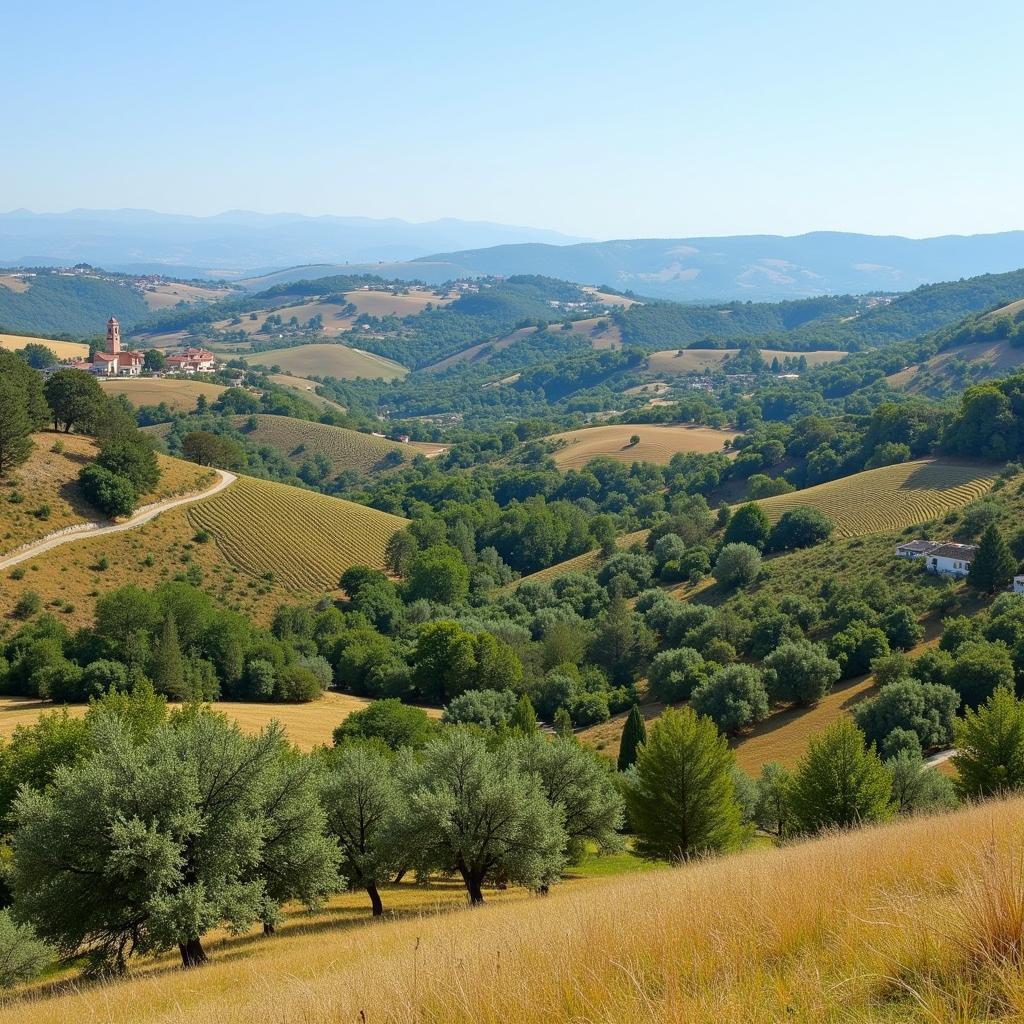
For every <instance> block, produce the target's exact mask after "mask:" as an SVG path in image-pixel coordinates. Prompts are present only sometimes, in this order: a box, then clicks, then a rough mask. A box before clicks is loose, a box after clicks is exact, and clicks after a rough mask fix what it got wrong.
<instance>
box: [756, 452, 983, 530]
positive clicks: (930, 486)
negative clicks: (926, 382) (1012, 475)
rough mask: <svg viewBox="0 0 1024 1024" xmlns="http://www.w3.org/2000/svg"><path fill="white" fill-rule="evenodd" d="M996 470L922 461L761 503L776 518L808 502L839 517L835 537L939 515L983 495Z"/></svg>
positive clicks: (947, 461) (954, 461) (898, 527)
mask: <svg viewBox="0 0 1024 1024" xmlns="http://www.w3.org/2000/svg"><path fill="white" fill-rule="evenodd" d="M998 473H999V468H998V467H995V466H981V465H979V464H977V463H971V462H965V461H960V460H957V459H919V460H918V461H916V462H904V463H902V464H900V465H898V466H885V467H883V468H882V469H869V470H866V471H865V472H863V473H855V474H854V475H853V476H848V477H844V478H843V479H841V480H833V481H830V482H829V483H827V484H819V485H818V486H817V487H809V488H807V490H804V491H794V492H793V493H792V494H781V495H778V496H777V497H774V498H765V499H763V500H762V501H759V502H758V504H759V505H760V506H761V507H762V508H763V509H764V510H765V512H767V513H768V517H769V519H771V520H772V521H773V522H774V521H775V520H777V519H778V518H779V517H780V516H781V515H782V514H783V513H784V512H787V511H788V510H789V509H792V508H797V507H799V506H801V505H810V506H812V507H814V508H819V509H821V511H822V512H824V513H825V514H826V515H828V516H831V517H832V519H834V520H835V522H836V531H835V535H834V536H836V537H837V538H841V537H858V536H861V535H863V534H867V533H881V532H883V531H888V530H901V529H903V528H904V527H907V526H913V525H914V524H915V523H924V522H927V521H928V520H929V519H936V518H939V517H941V516H942V515H944V514H945V513H946V512H949V511H950V510H951V509H954V508H959V507H960V506H961V505H966V504H967V503H968V502H969V501H973V500H974V499H975V498H980V497H981V496H982V495H983V494H984V493H985V492H986V491H987V490H988V489H989V488H990V487H991V486H992V484H993V482H994V481H995V478H996V476H997V475H998Z"/></svg>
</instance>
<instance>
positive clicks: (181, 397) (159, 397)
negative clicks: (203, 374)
mask: <svg viewBox="0 0 1024 1024" xmlns="http://www.w3.org/2000/svg"><path fill="white" fill-rule="evenodd" d="M101 383H102V385H103V390H104V391H106V392H107V393H108V394H111V395H124V396H125V398H127V399H128V401H129V402H131V403H132V404H133V405H159V404H160V403H161V402H164V403H166V404H167V405H168V406H169V407H170V408H171V409H174V410H176V411H180V412H192V411H193V410H194V409H195V407H196V402H197V401H198V400H199V396H200V395H203V396H204V397H205V398H206V400H207V401H209V402H215V401H216V400H217V398H218V397H219V396H220V395H221V393H222V392H223V391H224V390H225V389H224V388H223V387H221V386H220V385H219V384H208V383H207V382H206V381H201V380H186V379H181V380H179V379H177V378H173V377H159V378H154V377H135V378H127V377H126V378H120V379H114V380H104V381H101Z"/></svg>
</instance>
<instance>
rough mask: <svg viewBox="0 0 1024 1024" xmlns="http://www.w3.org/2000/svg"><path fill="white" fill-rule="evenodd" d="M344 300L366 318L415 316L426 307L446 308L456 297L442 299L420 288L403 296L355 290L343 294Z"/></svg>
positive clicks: (411, 290) (410, 290)
mask: <svg viewBox="0 0 1024 1024" xmlns="http://www.w3.org/2000/svg"><path fill="white" fill-rule="evenodd" d="M345 298H346V299H347V300H348V301H349V302H351V303H352V305H353V306H355V307H356V310H357V311H358V312H359V313H365V314H367V315H368V316H377V317H385V316H399V317H402V316H415V315H416V314H417V313H422V312H423V310H424V309H425V308H426V307H427V306H428V305H432V306H446V305H448V303H449V302H454V301H455V299H456V298H458V296H457V295H446V296H444V297H443V298H442V297H439V296H437V295H435V294H434V293H433V292H431V291H427V290H425V289H420V288H410V289H409V291H408V292H407V293H406V294H404V295H392V294H391V292H387V291H374V290H372V289H371V290H367V291H363V290H362V289H358V288H357V289H356V290H355V291H351V292H345Z"/></svg>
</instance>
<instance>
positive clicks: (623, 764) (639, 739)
mask: <svg viewBox="0 0 1024 1024" xmlns="http://www.w3.org/2000/svg"><path fill="white" fill-rule="evenodd" d="M646 739H647V726H646V725H645V724H644V716H643V715H641V714H640V708H638V707H637V706H636V704H634V705H633V707H632V708H631V709H630V712H629V717H628V718H627V719H626V724H625V725H624V726H623V727H622V739H621V740H620V741H619V771H620V772H624V771H625V770H626V769H627V768H628V767H629V766H630V765H632V764H635V763H636V754H637V748H638V747H639V746H640V744H641V743H643V742H644V740H646Z"/></svg>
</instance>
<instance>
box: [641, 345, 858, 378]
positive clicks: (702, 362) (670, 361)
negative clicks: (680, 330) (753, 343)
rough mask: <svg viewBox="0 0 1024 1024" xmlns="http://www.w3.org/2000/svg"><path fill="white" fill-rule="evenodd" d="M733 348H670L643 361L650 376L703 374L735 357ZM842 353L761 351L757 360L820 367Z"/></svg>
mask: <svg viewBox="0 0 1024 1024" xmlns="http://www.w3.org/2000/svg"><path fill="white" fill-rule="evenodd" d="M738 351H739V350H738V349H735V348H682V349H680V348H670V349H664V350H663V351H661V352H652V353H651V354H650V356H649V357H648V359H647V369H648V370H649V371H650V372H651V373H659V374H674V373H703V372H706V371H708V370H716V369H718V368H719V367H721V365H722V363H724V362H725V360H726V359H728V358H729V357H730V356H734V355H736V353H737V352H738ZM845 355H846V353H845V352H832V351H821V352H790V351H784V350H778V349H767V348H765V349H761V356H762V357H763V358H764V359H766V360H767V361H768V362H769V363H770V362H771V361H772V359H774V358H775V357H776V356H778V358H779V361H780V362H781V361H782V360H783V359H785V358H786V356H793V357H794V358H795V359H799V358H800V356H806V357H807V365H808V366H821V365H823V364H825V363H834V362H836V360H838V359H842V358H843V357H844V356H845Z"/></svg>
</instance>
